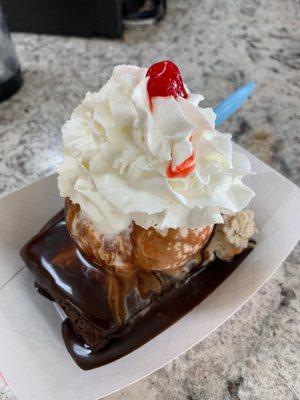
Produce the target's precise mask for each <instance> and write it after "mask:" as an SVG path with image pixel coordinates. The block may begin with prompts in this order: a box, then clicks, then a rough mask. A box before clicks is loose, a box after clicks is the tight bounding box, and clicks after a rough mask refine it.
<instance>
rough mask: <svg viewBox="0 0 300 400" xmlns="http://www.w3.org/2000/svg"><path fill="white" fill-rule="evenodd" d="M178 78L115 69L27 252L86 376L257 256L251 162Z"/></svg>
mask: <svg viewBox="0 0 300 400" xmlns="http://www.w3.org/2000/svg"><path fill="white" fill-rule="evenodd" d="M202 99H203V97H202V96H201V95H196V94H193V93H191V92H190V91H189V90H188V88H187V87H186V85H185V84H184V83H183V80H182V77H181V73H180V71H179V69H178V67H177V66H176V65H175V64H174V63H172V62H170V61H162V62H159V63H156V64H154V65H152V66H151V67H150V68H148V69H145V68H139V67H136V66H130V65H129V66H128V65H126V66H124V65H122V66H117V67H115V68H114V70H113V74H112V77H111V78H110V79H109V81H108V82H107V83H106V84H105V85H104V86H103V87H102V88H101V90H100V91H99V92H97V93H93V94H92V93H88V94H87V95H86V97H85V99H84V101H83V102H82V104H81V105H80V106H79V107H77V108H76V109H75V111H74V112H73V114H72V116H71V119H70V120H69V121H67V122H66V123H65V125H64V126H63V128H62V132H63V159H62V163H61V165H60V166H59V169H58V174H59V177H58V185H59V189H60V194H61V196H62V197H64V198H65V209H64V212H61V213H59V214H58V215H57V216H55V217H54V218H53V219H52V220H51V221H49V223H48V224H47V225H46V226H45V227H44V228H43V229H42V230H41V231H40V232H39V233H38V234H37V235H36V236H35V237H34V238H33V239H32V240H31V241H29V242H28V243H27V244H26V245H25V246H24V248H23V249H22V251H21V254H22V257H23V258H24V260H25V262H26V264H27V266H28V267H29V268H30V269H31V270H32V271H33V272H34V275H35V281H36V285H37V288H38V290H39V291H40V292H41V293H42V294H44V295H46V296H48V297H49V298H50V299H51V300H54V301H55V302H56V303H57V304H58V305H59V306H60V307H61V308H62V309H63V311H64V312H65V314H66V316H67V319H66V320H65V321H64V323H63V336H64V339H65V342H66V345H67V348H68V350H69V352H70V354H71V355H72V357H73V358H74V360H75V361H76V362H77V363H78V365H79V366H81V367H82V368H84V369H88V368H92V367H95V366H99V365H102V364H104V363H107V362H110V361H112V360H114V359H116V358H119V357H121V356H122V355H124V354H127V353H128V352H130V351H132V350H134V349H135V348H137V347H138V346H140V345H142V344H143V343H145V342H146V341H147V340H149V339H150V338H151V337H153V336H155V335H157V334H158V333H159V332H161V331H162V330H163V329H166V328H167V327H168V326H170V325H171V324H172V323H174V322H175V321H176V320H177V319H178V318H180V317H181V316H182V315H184V314H185V313H186V312H188V311H189V310H190V309H192V308H193V307H194V306H195V305H196V304H198V303H199V302H200V301H201V300H202V299H203V298H205V297H206V296H207V295H208V294H209V293H210V292H211V291H212V290H213V289H214V288H215V287H217V286H218V285H219V284H220V283H221V282H222V281H223V280H224V279H225V278H226V277H227V276H228V275H229V274H230V273H231V272H232V271H233V270H234V268H235V267H237V265H238V264H239V263H240V262H241V260H242V259H243V258H244V257H245V256H246V255H247V254H248V252H249V251H250V250H251V249H252V248H253V246H254V242H253V241H251V237H252V235H253V234H254V233H255V229H256V228H255V225H254V222H253V217H254V215H253V213H252V212H251V211H250V210H246V211H245V210H244V209H245V207H246V206H247V205H248V203H249V202H250V200H251V198H252V197H253V195H254V192H253V191H252V190H251V189H250V188H249V187H247V186H246V185H245V184H244V183H243V182H242V178H243V177H244V176H246V175H247V174H249V173H251V167H250V164H249V162H248V160H247V158H246V157H245V156H244V155H243V154H240V153H238V152H235V151H234V150H233V149H232V143H231V135H230V134H223V133H219V132H218V131H217V130H216V129H215V126H214V121H215V114H214V112H213V111H212V109H210V108H200V107H199V106H198V104H199V102H200V101H201V100H202Z"/></svg>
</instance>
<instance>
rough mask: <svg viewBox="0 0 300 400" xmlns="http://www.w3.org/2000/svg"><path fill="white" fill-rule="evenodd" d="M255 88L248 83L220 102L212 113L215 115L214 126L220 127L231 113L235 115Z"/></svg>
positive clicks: (252, 83) (253, 84)
mask: <svg viewBox="0 0 300 400" xmlns="http://www.w3.org/2000/svg"><path fill="white" fill-rule="evenodd" d="M254 88H255V83H254V82H248V83H247V84H246V85H245V86H242V87H240V88H239V89H237V90H235V91H234V92H232V93H231V94H230V95H229V96H228V97H227V99H225V100H223V101H221V102H220V103H219V104H218V105H217V106H216V107H214V112H215V113H216V114H217V117H216V126H219V125H221V124H222V123H223V122H224V121H226V119H228V118H229V117H230V116H231V115H232V114H233V113H235V112H236V111H237V110H238V109H239V108H240V107H241V106H242V105H243V104H244V103H245V101H246V100H247V99H248V97H249V96H250V94H251V93H252V92H253V90H254Z"/></svg>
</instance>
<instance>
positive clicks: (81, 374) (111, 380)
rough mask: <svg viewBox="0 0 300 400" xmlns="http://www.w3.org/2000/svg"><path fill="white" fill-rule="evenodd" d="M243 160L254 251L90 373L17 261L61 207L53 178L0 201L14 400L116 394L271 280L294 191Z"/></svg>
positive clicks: (2, 320)
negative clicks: (190, 303) (199, 298)
mask: <svg viewBox="0 0 300 400" xmlns="http://www.w3.org/2000/svg"><path fill="white" fill-rule="evenodd" d="M239 150H240V151H243V152H245V151H244V150H242V149H240V148H239ZM246 154H247V155H248V157H249V159H250V162H251V164H252V168H253V170H254V171H255V172H257V173H258V174H257V175H254V176H251V177H248V178H247V179H246V180H245V181H246V182H247V183H248V184H249V185H250V186H251V187H252V188H253V189H254V190H255V192H256V197H255V198H254V199H253V201H252V203H251V208H252V209H253V210H254V211H255V215H256V223H257V226H258V229H259V234H258V235H257V241H258V243H257V246H256V248H255V249H254V251H252V253H251V254H250V255H249V256H248V257H247V258H246V259H245V260H244V261H243V263H242V264H241V265H240V266H239V267H238V268H237V270H235V271H234V272H233V273H232V274H231V275H230V276H229V278H228V279H227V280H226V281H225V282H223V283H222V284H221V285H220V286H219V287H218V288H217V289H216V290H215V291H214V292H213V293H212V294H211V295H210V296H209V297H207V298H206V299H205V300H204V301H203V302H202V303H201V304H199V305H198V306H197V307H195V308H194V309H193V310H192V311H191V312H190V313H188V314H187V315H185V316H184V317H183V318H182V319H180V320H179V321H178V322H176V323H175V324H174V325H172V326H171V327H170V328H168V329H167V330H165V331H164V332H162V333H161V334H160V335H158V336H157V337H155V338H154V339H152V340H150V341H149V342H148V343H146V344H145V345H144V346H142V347H140V348H139V349H137V350H135V351H133V352H132V353H130V354H128V355H127V356H125V357H123V358H121V359H119V360H117V361H114V362H112V363H110V364H108V365H105V366H102V367H99V368H96V369H94V370H90V371H83V370H81V369H80V368H79V367H77V365H76V364H75V362H74V361H73V360H72V359H71V357H70V356H69V354H68V352H67V350H66V348H65V345H64V342H63V339H62V336H61V331H60V330H61V318H60V316H59V315H58V314H57V313H56V312H55V311H54V309H53V305H52V303H51V302H49V301H48V300H46V299H44V298H43V297H42V296H40V295H39V294H38V293H37V292H36V291H35V290H34V288H33V282H34V279H33V276H32V274H31V273H30V272H29V271H28V270H27V269H26V268H25V267H24V264H23V262H22V260H21V258H20V257H19V250H20V248H21V247H22V245H23V244H24V243H25V242H26V241H27V240H29V239H30V238H31V237H32V236H33V235H34V234H35V233H36V232H37V231H38V230H39V229H40V228H41V227H42V226H43V225H44V224H45V223H46V222H47V220H48V219H49V218H50V217H52V216H53V214H54V213H56V212H57V211H58V210H59V209H60V208H61V207H62V205H63V201H62V199H60V198H59V195H58V191H57V187H56V186H57V185H56V175H51V176H50V177H48V178H46V179H43V180H41V181H39V182H37V183H34V184H33V185H30V186H28V187H26V188H24V189H22V190H20V191H18V192H16V193H13V194H11V195H9V196H7V197H5V198H3V199H1V200H0V222H1V225H0V226H1V230H0V265H1V269H0V370H1V372H2V373H3V375H4V377H5V379H6V380H7V382H8V385H9V386H10V387H11V389H12V391H13V392H14V393H15V395H16V396H17V398H18V400H41V399H43V400H94V399H99V398H101V397H103V396H106V395H108V394H110V393H112V392H114V391H116V390H119V389H122V388H124V387H125V386H127V385H129V384H131V383H133V382H135V381H137V380H139V379H141V378H143V377H145V376H146V375H148V374H150V373H151V372H154V371H155V370H157V369H158V368H160V367H162V366H163V365H165V364H166V363H168V362H170V361H171V360H173V359H174V358H176V357H178V356H179V355H180V354H182V353H184V352H185V351H187V350H188V349H190V348H191V347H193V346H194V345H195V344H197V343H199V342H200V341H201V340H203V339H204V338H205V337H206V336H208V335H209V334H210V333H211V332H212V331H214V330H215V329H216V328H218V326H220V325H221V324H222V323H223V322H225V321H226V320H227V319H228V318H230V316H231V315H233V314H234V313H235V312H236V311H237V310H238V309H239V308H240V307H241V306H242V305H243V304H244V303H245V302H246V301H248V300H249V299H250V298H251V297H252V296H253V294H254V293H255V292H256V291H257V290H258V289H259V288H260V287H261V286H262V285H263V284H264V283H265V282H266V281H267V280H268V279H269V278H270V277H271V275H272V274H273V273H274V272H275V271H276V269H277V268H278V267H279V266H280V265H281V264H282V262H283V261H284V259H285V258H286V257H287V256H288V254H289V253H290V251H291V250H292V249H293V247H294V246H295V245H296V244H297V241H298V239H299V237H300V190H299V189H298V188H297V187H296V186H295V185H294V184H293V183H291V182H290V181H288V180H287V179H285V178H284V177H282V176H281V175H279V174H278V173H277V172H275V171H274V170H272V169H271V168H270V167H268V166H267V165H266V164H264V163H263V162H261V161H259V160H258V159H257V158H255V157H254V156H252V155H251V154H249V153H246ZM186 332H189V335H186Z"/></svg>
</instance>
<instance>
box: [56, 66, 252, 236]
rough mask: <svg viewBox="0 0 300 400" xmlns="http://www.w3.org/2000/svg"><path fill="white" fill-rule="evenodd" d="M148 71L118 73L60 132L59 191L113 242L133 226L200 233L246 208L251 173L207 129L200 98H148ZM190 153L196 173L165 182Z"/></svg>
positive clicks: (208, 114)
mask: <svg viewBox="0 0 300 400" xmlns="http://www.w3.org/2000/svg"><path fill="white" fill-rule="evenodd" d="M146 72H147V69H144V68H139V67H136V66H131V65H121V66H117V67H115V68H114V70H113V74H112V77H111V78H110V79H109V80H108V82H107V83H106V84H105V85H104V86H103V87H102V88H101V89H100V91H99V92H97V93H87V95H86V96H85V99H84V100H83V102H82V104H81V105H80V106H79V107H77V108H76V109H75V110H74V112H73V113H72V115H71V119H70V120H69V121H67V122H66V123H65V124H64V126H63V128H62V133H63V157H62V163H61V165H60V166H59V168H58V174H59V178H58V185H59V190H60V194H61V196H63V197H70V199H71V200H72V201H73V202H74V203H78V204H79V205H80V207H81V210H82V212H84V213H85V214H86V216H87V217H88V218H89V219H90V220H91V221H92V222H93V224H94V225H95V227H96V229H97V230H98V231H99V232H101V233H103V234H106V235H115V234H117V233H119V232H121V231H123V230H125V229H126V228H128V227H129V226H130V224H131V223H132V222H133V221H134V222H135V223H136V224H138V225H140V226H142V227H143V228H149V227H150V226H153V227H155V228H156V229H159V230H165V229H168V228H201V227H204V226H207V225H211V224H215V223H222V222H223V218H222V215H221V213H223V214H224V213H228V212H233V213H235V212H238V211H240V210H242V209H243V208H244V207H246V206H247V205H248V203H249V201H250V200H251V198H252V197H253V196H254V192H253V191H252V190H251V189H250V188H249V187H247V186H246V185H244V184H243V182H242V178H243V177H244V176H245V175H247V174H249V173H251V167H250V163H249V161H248V159H247V158H246V156H245V155H243V154H241V153H238V152H235V151H233V149H232V143H231V135H230V134H228V133H220V132H218V131H217V130H216V129H215V127H214V121H215V114H214V112H213V110H212V109H211V108H200V107H199V106H198V104H199V102H200V101H201V100H202V99H203V96H201V95H195V94H192V93H190V92H189V91H188V89H187V88H186V90H187V91H188V97H187V99H185V98H182V97H179V96H178V97H177V98H176V99H175V98H174V97H172V96H169V97H154V98H153V99H152V106H150V103H149V96H148V92H147V82H148V79H149V78H148V77H146ZM192 154H194V157H195V169H194V170H193V171H192V172H191V173H190V174H189V175H188V176H186V177H185V178H180V177H173V178H168V176H167V172H166V171H167V169H168V167H169V166H170V165H171V168H172V170H175V168H176V167H177V166H180V165H181V164H182V163H183V162H184V161H185V160H186V159H187V158H188V157H190V156H191V155H192Z"/></svg>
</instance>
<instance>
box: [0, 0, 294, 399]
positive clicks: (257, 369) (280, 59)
mask: <svg viewBox="0 0 300 400" xmlns="http://www.w3.org/2000/svg"><path fill="white" fill-rule="evenodd" d="M299 13H300V9H299V4H298V1H297V0H286V1H284V2H283V1H281V0H265V1H263V0H249V1H247V2H243V1H234V0H229V1H226V2H224V1H221V0H215V1H213V2H212V1H209V0H202V1H196V0H194V1H193V0H170V1H169V11H168V15H167V18H166V19H165V20H164V21H162V22H161V23H160V24H159V25H157V26H154V27H153V26H149V27H144V28H142V29H141V28H140V29H137V28H136V29H132V30H130V31H127V32H126V33H125V36H124V40H123V41H117V40H116V41H113V40H105V39H82V38H62V37H54V36H46V35H42V36H40V35H29V34H13V40H14V42H15V45H16V49H17V53H18V56H19V58H20V61H21V64H22V69H23V74H24V79H25V83H24V86H23V87H22V89H21V90H20V92H19V93H18V94H17V95H15V96H14V97H13V98H11V99H10V100H9V101H6V102H4V103H1V104H0V193H1V194H2V195H4V194H7V193H9V192H11V191H13V190H16V189H19V188H21V187H23V186H25V185H27V184H29V183H31V182H34V181H35V180H37V179H39V178H42V177H44V176H46V175H48V174H50V173H51V172H53V171H54V170H55V165H56V164H57V162H58V161H59V159H60V156H59V150H60V144H61V134H60V127H61V125H62V123H63V122H64V121H65V120H66V119H67V118H68V116H69V115H70V113H71V111H72V109H73V108H74V107H75V106H76V105H77V104H78V102H79V101H80V100H81V99H82V97H83V96H84V94H85V92H86V91H88V90H96V89H98V88H99V87H100V86H101V85H102V84H103V83H104V82H105V80H106V79H107V78H108V77H109V75H110V74H111V70H112V67H113V66H114V65H115V64H121V63H134V64H139V65H149V64H152V63H153V62H154V61H157V60H159V59H166V58H168V59H172V60H174V61H175V62H176V63H178V64H179V65H180V66H181V67H182V73H183V76H184V78H185V81H186V82H187V84H188V86H189V87H190V88H192V89H193V90H194V91H196V92H201V93H203V94H204V95H205V96H206V99H207V100H206V102H207V104H211V105H215V104H216V103H217V102H218V101H219V100H220V99H222V98H224V97H226V95H227V94H228V93H229V92H230V91H232V90H233V89H234V88H235V87H237V86H240V85H242V84H243V83H244V82H245V81H247V80H250V79H251V80H254V81H255V82H256V83H257V89H256V91H255V94H254V95H253V97H252V99H251V101H249V102H248V103H247V105H246V106H245V107H244V108H243V109H242V110H241V111H240V112H239V113H238V114H236V116H234V117H233V118H231V119H230V121H228V122H227V123H226V124H224V126H222V129H221V130H222V131H229V132H232V133H233V136H234V139H235V140H236V141H237V142H238V143H240V144H241V145H243V146H244V147H246V148H247V149H248V150H250V151H251V152H252V153H254V154H255V155H257V156H258V157H260V158H261V159H262V160H264V161H265V162H266V163H268V164H270V165H271V166H272V167H273V168H275V169H276V170H277V171H279V172H280V173H282V174H283V175H285V176H287V177H288V178H289V179H291V180H292V181H293V182H294V183H296V184H298V185H299V184H300V164H299V159H300V136H299V132H300V111H299V99H300V83H299V82H300V73H299V70H300V46H299V43H300V30H299V16H300V15H299ZM299 259H300V246H299V245H298V247H297V248H296V249H295V250H294V251H293V253H292V254H291V255H290V256H289V258H288V260H287V261H286V262H285V263H284V264H283V266H282V267H281V268H280V270H279V271H278V272H277V273H276V274H275V276H274V277H273V278H272V279H271V280H270V281H269V282H268V283H267V284H266V285H264V286H263V288H262V289H261V290H260V291H259V292H258V293H257V294H256V295H255V296H254V298H253V299H252V300H251V301H250V302H248V304H246V305H245V306H244V307H243V308H242V309H241V310H240V311H239V312H237V313H236V314H235V315H234V316H233V317H232V318H231V319H230V320H229V321H227V322H226V323H225V324H224V325H222V326H221V327H220V328H219V329H218V330H217V331H216V332H214V333H212V334H211V335H210V336H209V337H208V338H207V339H205V340H204V341H203V342H201V343H200V344H199V345H197V346H196V347H195V348H193V349H192V350H190V351H188V352H187V353H186V354H185V355H183V356H181V357H179V358H178V359H177V360H176V361H174V362H172V363H170V364H169V365H167V366H166V367H164V368H162V369H161V370H159V371H157V372H156V373H154V374H152V375H151V376H149V377H147V378H145V379H143V380H142V381H140V382H139V383H136V384H134V385H132V386H130V387H129V388H127V389H125V390H123V391H122V392H119V393H116V394H114V395H112V396H110V397H109V399H110V400H117V399H118V400H119V399H127V398H128V399H146V400H153V399H171V398H172V399H174V400H177V399H189V400H192V399H233V400H238V399H241V400H242V399H272V400H277V399H278V400H279V399H293V400H296V399H299V397H300V384H299V379H298V381H297V377H298V378H299V375H300V365H299V346H300V339H299V323H300V321H299V311H300V306H299V301H297V297H298V298H299V295H300V285H299V272H298V271H297V267H299ZM297 272H298V273H297ZM297 349H298V354H297ZM297 355H298V357H297ZM1 388H2V389H1ZM1 390H2V392H3V393H2V395H1ZM4 392H5V393H4ZM7 398H10V395H9V393H8V392H7V389H4V388H3V385H2V386H1V383H0V399H1V400H4V399H7Z"/></svg>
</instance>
